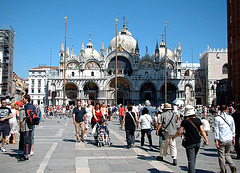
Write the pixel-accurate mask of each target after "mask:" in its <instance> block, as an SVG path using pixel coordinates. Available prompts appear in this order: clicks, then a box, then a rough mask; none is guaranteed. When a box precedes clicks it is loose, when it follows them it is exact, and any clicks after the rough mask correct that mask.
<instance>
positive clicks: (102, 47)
mask: <svg viewBox="0 0 240 173" xmlns="http://www.w3.org/2000/svg"><path fill="white" fill-rule="evenodd" d="M104 50H105V49H104V43H103V42H102V46H101V49H100V51H104Z"/></svg>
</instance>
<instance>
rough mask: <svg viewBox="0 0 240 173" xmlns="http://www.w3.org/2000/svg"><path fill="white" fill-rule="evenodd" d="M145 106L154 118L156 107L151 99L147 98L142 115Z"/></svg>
mask: <svg viewBox="0 0 240 173" xmlns="http://www.w3.org/2000/svg"><path fill="white" fill-rule="evenodd" d="M143 108H147V109H148V114H149V115H151V117H152V118H153V117H154V114H155V112H156V109H155V108H154V107H152V106H151V102H150V101H149V100H146V101H145V106H144V107H142V108H141V109H140V115H142V110H143Z"/></svg>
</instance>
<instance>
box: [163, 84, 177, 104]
mask: <svg viewBox="0 0 240 173" xmlns="http://www.w3.org/2000/svg"><path fill="white" fill-rule="evenodd" d="M176 91H177V88H176V86H175V85H173V84H171V83H168V84H167V102H168V103H172V102H173V101H174V100H175V99H176ZM161 101H162V103H164V102H165V85H163V86H162V88H161Z"/></svg>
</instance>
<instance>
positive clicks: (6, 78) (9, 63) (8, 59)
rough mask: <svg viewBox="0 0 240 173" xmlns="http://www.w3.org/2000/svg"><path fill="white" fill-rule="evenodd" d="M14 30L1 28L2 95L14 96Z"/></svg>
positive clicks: (0, 87)
mask: <svg viewBox="0 0 240 173" xmlns="http://www.w3.org/2000/svg"><path fill="white" fill-rule="evenodd" d="M13 53H14V30H13V29H12V27H11V26H10V27H9V28H8V29H5V28H0V96H2V97H4V96H5V97H12V96H13V89H12V83H13V82H12V81H13Z"/></svg>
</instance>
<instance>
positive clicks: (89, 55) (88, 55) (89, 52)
mask: <svg viewBox="0 0 240 173" xmlns="http://www.w3.org/2000/svg"><path fill="white" fill-rule="evenodd" d="M84 51H85V54H84V58H85V60H88V59H96V60H98V61H99V60H100V54H99V53H98V51H97V50H96V49H94V48H93V44H92V43H91V42H89V43H88V44H87V48H86V49H85V50H84Z"/></svg>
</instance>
